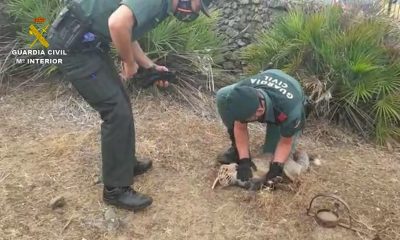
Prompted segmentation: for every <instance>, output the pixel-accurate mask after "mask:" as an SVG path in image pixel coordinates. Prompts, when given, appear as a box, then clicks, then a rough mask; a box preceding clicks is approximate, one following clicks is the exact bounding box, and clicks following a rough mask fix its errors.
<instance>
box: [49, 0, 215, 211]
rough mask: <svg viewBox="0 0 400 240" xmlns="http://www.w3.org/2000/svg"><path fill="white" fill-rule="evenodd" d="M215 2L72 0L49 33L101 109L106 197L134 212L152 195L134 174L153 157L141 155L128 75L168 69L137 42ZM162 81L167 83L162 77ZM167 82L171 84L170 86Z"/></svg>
mask: <svg viewBox="0 0 400 240" xmlns="http://www.w3.org/2000/svg"><path fill="white" fill-rule="evenodd" d="M210 2H211V0H208V1H206V0H146V1H136V0H70V1H68V3H67V6H66V7H65V8H64V9H63V10H62V11H61V12H60V13H59V15H58V17H57V18H56V20H55V21H54V22H53V24H52V26H51V29H50V31H49V34H48V40H49V42H50V48H52V49H65V50H66V51H67V53H68V55H67V56H65V57H63V64H62V65H60V66H59V68H60V70H61V71H62V72H63V73H64V74H65V76H66V78H67V79H68V80H69V81H70V82H71V83H72V85H73V86H74V87H75V88H76V90H77V91H78V92H79V93H80V95H81V96H82V97H83V98H84V99H85V100H86V101H87V102H88V103H89V104H90V105H91V106H92V107H93V108H94V109H95V110H97V111H98V112H99V114H100V117H101V119H102V120H103V123H102V125H101V151H102V175H103V182H104V189H103V199H104V201H105V202H106V203H108V204H112V205H115V206H118V207H121V208H125V209H129V210H139V209H143V208H145V207H147V206H149V205H151V203H152V198H151V197H148V196H146V195H143V194H140V193H138V192H136V191H135V190H134V189H133V188H132V187H131V185H132V184H133V176H136V175H139V174H142V173H144V172H146V171H147V170H148V169H149V168H150V167H151V166H152V162H151V161H139V160H138V158H137V157H136V155H135V128H134V121H133V115H132V107H131V103H130V99H129V97H128V95H127V92H126V90H125V88H124V86H123V83H122V81H121V78H120V76H121V77H122V79H124V80H127V79H130V78H132V77H133V76H134V75H135V73H136V71H137V69H138V67H139V66H141V67H143V68H145V69H148V68H154V69H156V70H158V71H167V70H168V69H167V68H166V67H164V66H159V65H156V64H154V63H153V62H152V61H151V60H150V59H149V58H148V57H147V56H146V55H145V54H144V52H143V51H142V49H141V47H140V45H139V44H138V42H137V39H139V38H140V37H141V36H143V34H144V33H146V32H148V31H149V30H151V29H152V28H154V27H155V26H157V24H159V23H160V22H161V21H163V20H164V19H165V18H166V17H167V16H168V15H175V17H177V18H178V19H179V20H182V21H193V20H195V19H196V18H197V17H198V16H199V12H200V10H201V11H203V12H204V13H206V7H208V5H209V4H210ZM111 42H112V43H113V44H114V46H115V48H116V50H117V53H118V55H119V57H120V58H121V59H122V62H121V65H122V73H121V74H120V75H119V73H118V72H117V71H116V68H115V66H114V64H113V60H112V58H111V57H110V52H109V44H110V43H111ZM162 83H163V84H162V85H163V86H166V85H167V83H166V82H164V81H162ZM164 83H165V84H164Z"/></svg>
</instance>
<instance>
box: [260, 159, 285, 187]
mask: <svg viewBox="0 0 400 240" xmlns="http://www.w3.org/2000/svg"><path fill="white" fill-rule="evenodd" d="M282 175H283V164H282V163H277V162H271V164H270V165H269V171H268V173H267V176H266V178H265V182H264V185H265V186H266V187H268V188H271V189H275V186H276V184H278V183H280V182H282Z"/></svg>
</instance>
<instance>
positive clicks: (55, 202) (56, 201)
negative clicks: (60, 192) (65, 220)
mask: <svg viewBox="0 0 400 240" xmlns="http://www.w3.org/2000/svg"><path fill="white" fill-rule="evenodd" d="M64 205H65V198H64V197H63V196H58V197H55V198H53V199H51V200H50V203H49V206H50V207H51V209H53V210H54V209H56V208H61V207H64Z"/></svg>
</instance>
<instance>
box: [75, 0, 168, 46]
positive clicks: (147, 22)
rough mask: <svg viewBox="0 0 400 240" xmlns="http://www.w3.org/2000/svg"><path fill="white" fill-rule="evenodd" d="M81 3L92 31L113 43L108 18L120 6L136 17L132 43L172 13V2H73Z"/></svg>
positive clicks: (83, 0) (165, 0)
mask: <svg viewBox="0 0 400 240" xmlns="http://www.w3.org/2000/svg"><path fill="white" fill-rule="evenodd" d="M73 1H76V2H79V3H80V5H81V6H82V10H83V11H84V13H85V14H86V16H87V17H88V18H90V19H91V20H92V27H91V29H92V30H93V31H94V32H95V33H100V34H101V35H102V36H103V37H105V38H106V39H107V40H108V41H111V36H110V31H109V28H108V18H109V17H110V15H111V14H112V13H113V12H114V11H115V10H116V9H117V8H118V7H119V6H120V5H125V6H127V7H128V8H129V9H131V10H132V12H133V15H134V16H135V20H136V21H135V25H134V27H133V29H132V41H134V40H138V39H140V38H141V37H142V36H143V35H144V34H145V33H146V32H148V31H150V30H152V29H153V28H155V27H156V26H157V25H158V24H159V23H161V22H162V21H163V20H164V19H166V18H167V17H168V16H169V15H170V13H171V12H172V3H171V2H172V1H171V0H122V1H121V0H73Z"/></svg>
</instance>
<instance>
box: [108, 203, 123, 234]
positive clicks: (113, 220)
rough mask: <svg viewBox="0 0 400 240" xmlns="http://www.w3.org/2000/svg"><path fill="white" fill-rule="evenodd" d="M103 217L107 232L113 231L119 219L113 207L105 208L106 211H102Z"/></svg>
mask: <svg viewBox="0 0 400 240" xmlns="http://www.w3.org/2000/svg"><path fill="white" fill-rule="evenodd" d="M104 219H105V221H106V225H107V230H108V231H109V232H114V231H116V230H117V229H118V227H119V225H120V221H119V219H118V216H117V214H116V213H115V210H114V209H113V208H109V209H107V210H106V212H105V213H104Z"/></svg>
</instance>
